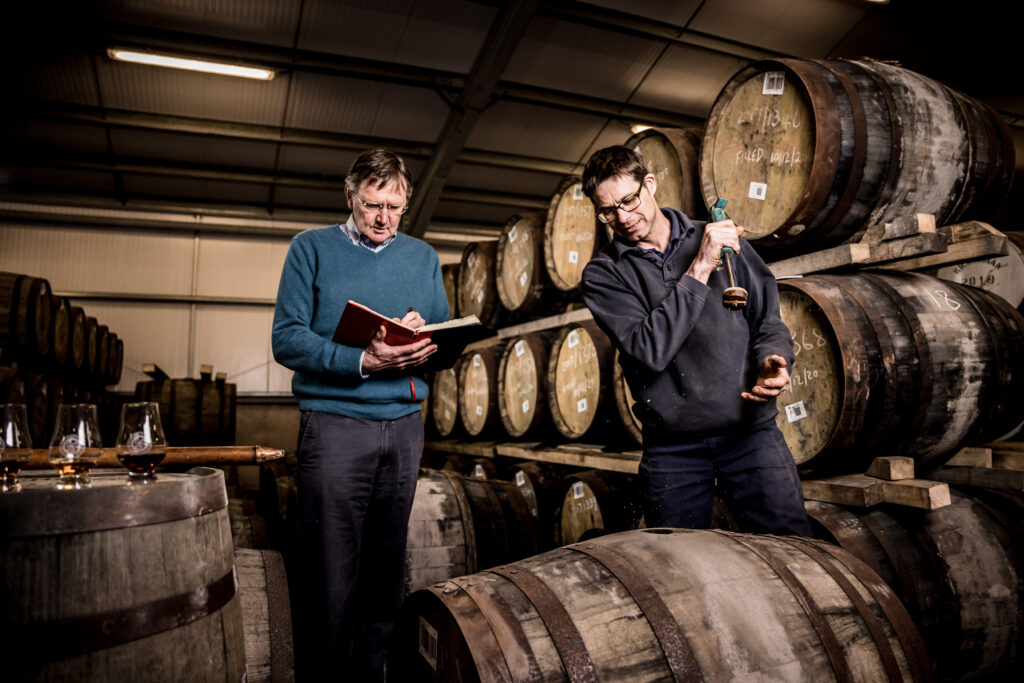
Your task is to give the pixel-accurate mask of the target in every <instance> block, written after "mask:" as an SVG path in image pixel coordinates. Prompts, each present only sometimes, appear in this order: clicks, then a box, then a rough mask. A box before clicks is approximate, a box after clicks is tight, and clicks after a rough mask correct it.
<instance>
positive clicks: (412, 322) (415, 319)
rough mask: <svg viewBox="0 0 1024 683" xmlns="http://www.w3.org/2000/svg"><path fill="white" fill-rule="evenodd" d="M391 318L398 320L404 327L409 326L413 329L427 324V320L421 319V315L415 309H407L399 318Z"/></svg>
mask: <svg viewBox="0 0 1024 683" xmlns="http://www.w3.org/2000/svg"><path fill="white" fill-rule="evenodd" d="M392 320H394V321H396V322H400V323H402V324H403V325H405V326H406V327H411V328H412V329H414V330H417V329H419V328H421V327H423V326H424V325H426V324H427V321H426V320H424V319H423V316H422V315H420V314H419V313H417V312H416V311H409V312H408V313H406V314H405V317H404V318H402V319H401V320H399V319H398V318H392Z"/></svg>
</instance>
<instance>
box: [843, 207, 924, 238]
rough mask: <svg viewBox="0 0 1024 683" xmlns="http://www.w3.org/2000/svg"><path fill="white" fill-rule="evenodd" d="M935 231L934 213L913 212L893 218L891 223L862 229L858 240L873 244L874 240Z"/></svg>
mask: <svg viewBox="0 0 1024 683" xmlns="http://www.w3.org/2000/svg"><path fill="white" fill-rule="evenodd" d="M935 231H936V230H935V216H934V215H932V214H930V213H915V214H913V215H910V216H900V217H898V218H895V219H893V221H892V222H891V223H879V224H877V225H872V226H871V227H869V228H868V229H867V230H865V231H864V235H863V236H862V237H861V238H860V239H859V240H858V241H859V242H864V243H866V244H873V243H875V242H882V241H885V240H893V239H899V238H901V237H910V236H912V235H920V234H924V233H933V232H935Z"/></svg>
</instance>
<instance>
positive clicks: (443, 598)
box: [388, 529, 932, 683]
mask: <svg viewBox="0 0 1024 683" xmlns="http://www.w3.org/2000/svg"><path fill="white" fill-rule="evenodd" d="M388 675H389V680H392V681H455V680H461V681H470V680H474V681H477V680H478V681H484V682H487V683H489V682H491V681H525V680H532V681H562V680H571V681H665V680H675V681H692V680H705V681H728V680H790V681H826V680H846V681H864V682H873V681H884V680H889V681H899V680H903V681H910V680H931V679H932V672H931V664H930V662H928V661H927V658H926V657H925V656H924V651H923V646H922V644H921V637H920V634H919V633H918V632H917V630H916V629H915V628H914V625H913V622H912V621H911V620H910V618H909V616H908V615H907V612H906V609H905V608H903V606H902V605H900V603H899V601H898V600H897V599H896V597H895V596H894V595H893V593H892V591H891V590H890V589H889V587H888V586H886V585H885V584H884V583H883V582H882V581H881V580H880V579H879V578H878V576H877V575H876V574H875V573H874V572H873V571H871V570H870V569H869V568H868V567H867V566H866V565H865V564H864V563H863V562H861V561H860V560H858V559H857V558H856V557H854V556H853V555H851V554H850V553H847V552H846V551H844V550H842V549H840V548H838V547H836V546H834V545H832V544H830V543H825V542H823V541H817V540H813V539H806V538H796V537H781V536H757V535H750V534H735V533H730V532H726V531H712V530H686V529H647V530H638V531H627V532H623V533H619V534H611V535H608V536H602V537H600V538H595V539H592V540H590V541H586V542H583V543H577V544H573V545H570V546H567V547H565V548H558V549H555V550H551V551H548V552H546V553H543V554H541V555H537V556H535V557H531V558H527V559H524V560H520V561H518V562H515V563H513V564H511V565H506V566H503V567H495V568H493V569H491V570H489V571H484V572H480V573H478V574H474V575H472V576H468V577H460V578H455V579H452V580H449V581H446V582H444V583H442V584H439V585H434V586H430V587H429V588H426V589H424V590H421V591H418V592H416V593H414V594H412V595H410V596H408V597H407V598H406V601H405V604H404V605H403V607H402V610H401V612H400V614H399V617H398V620H397V622H396V626H395V634H394V646H393V649H392V658H391V659H390V660H389V661H388Z"/></svg>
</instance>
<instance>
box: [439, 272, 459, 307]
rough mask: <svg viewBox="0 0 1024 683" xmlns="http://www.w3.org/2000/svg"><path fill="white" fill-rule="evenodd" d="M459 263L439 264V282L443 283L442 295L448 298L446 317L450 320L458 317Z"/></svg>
mask: <svg viewBox="0 0 1024 683" xmlns="http://www.w3.org/2000/svg"><path fill="white" fill-rule="evenodd" d="M459 265H460V264H458V263H445V264H443V265H442V266H441V282H442V283H444V295H445V297H446V298H447V299H448V317H449V318H450V319H451V320H454V319H455V318H458V317H459V295H458V287H459Z"/></svg>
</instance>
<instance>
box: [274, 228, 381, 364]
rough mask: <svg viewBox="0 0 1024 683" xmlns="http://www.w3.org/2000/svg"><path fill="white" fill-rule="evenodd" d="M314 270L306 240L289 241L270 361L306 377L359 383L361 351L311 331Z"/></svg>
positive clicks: (315, 262)
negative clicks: (333, 378)
mask: <svg viewBox="0 0 1024 683" xmlns="http://www.w3.org/2000/svg"><path fill="white" fill-rule="evenodd" d="M318 267H319V261H318V258H317V253H316V250H315V249H314V247H313V245H312V244H310V243H309V242H308V241H306V240H300V239H294V240H292V243H291V246H290V247H289V248H288V255H287V256H286V257H285V262H284V268H283V269H282V271H281V282H280V285H279V286H278V290H277V303H276V305H275V307H274V324H273V330H272V333H271V344H272V346H273V351H274V360H276V361H277V362H278V363H280V364H281V365H283V366H285V367H286V368H288V369H290V370H295V371H297V372H303V373H306V374H308V375H314V376H320V377H324V376H333V377H336V378H340V379H346V380H362V379H363V376H362V374H361V373H360V367H359V363H360V358H361V356H362V352H363V349H356V348H352V347H349V346H342V345H341V344H336V343H334V342H333V341H331V340H330V339H326V338H324V337H321V336H320V335H318V334H317V333H316V332H314V331H313V329H312V320H313V314H314V311H315V307H316V301H315V293H314V288H313V282H314V280H315V278H316V272H317V268H318Z"/></svg>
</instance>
